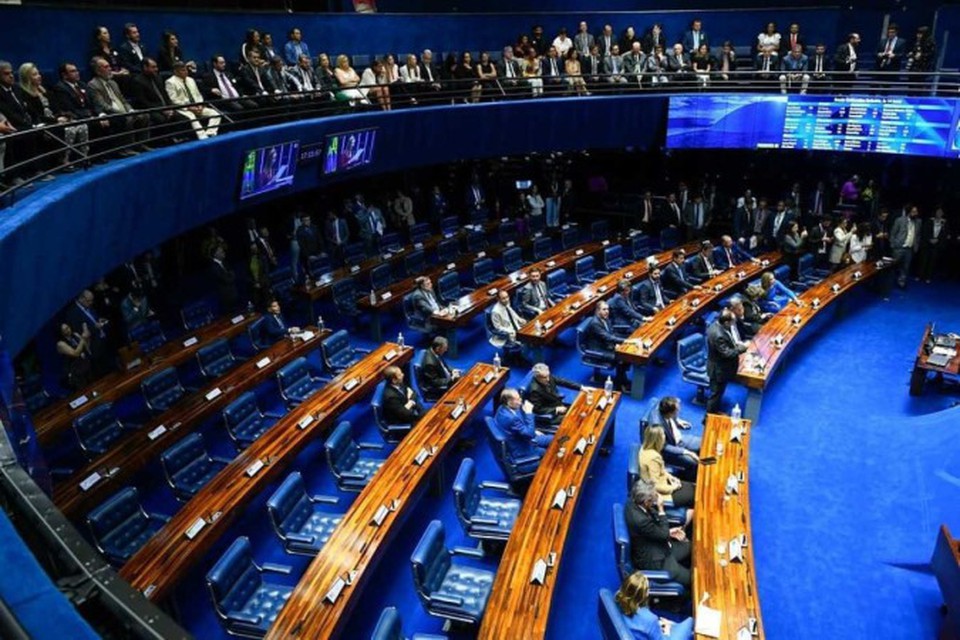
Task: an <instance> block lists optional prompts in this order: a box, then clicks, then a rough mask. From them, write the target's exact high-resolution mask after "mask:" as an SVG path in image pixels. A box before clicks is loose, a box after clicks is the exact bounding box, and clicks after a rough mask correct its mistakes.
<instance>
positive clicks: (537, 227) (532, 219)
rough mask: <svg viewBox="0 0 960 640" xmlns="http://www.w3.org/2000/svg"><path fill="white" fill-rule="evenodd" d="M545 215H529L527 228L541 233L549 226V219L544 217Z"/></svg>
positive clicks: (532, 231)
mask: <svg viewBox="0 0 960 640" xmlns="http://www.w3.org/2000/svg"><path fill="white" fill-rule="evenodd" d="M544 218H545V216H529V217H527V230H529V231H530V232H531V233H540V232H541V231H543V230H544V228H545V227H546V226H547V221H546V220H545V219H544Z"/></svg>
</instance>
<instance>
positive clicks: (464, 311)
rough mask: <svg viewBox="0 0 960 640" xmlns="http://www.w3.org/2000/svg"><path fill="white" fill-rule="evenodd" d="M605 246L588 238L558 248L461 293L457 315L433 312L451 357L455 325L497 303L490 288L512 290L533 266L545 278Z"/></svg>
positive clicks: (453, 351) (517, 286)
mask: <svg viewBox="0 0 960 640" xmlns="http://www.w3.org/2000/svg"><path fill="white" fill-rule="evenodd" d="M604 248H605V245H604V244H602V243H600V242H588V243H587V244H584V245H580V246H579V247H575V248H573V249H568V250H566V251H561V252H560V253H558V254H556V255H555V256H552V257H550V258H547V259H546V260H541V261H540V262H537V263H535V264H532V265H530V266H529V267H523V268H522V269H518V270H517V271H514V272H513V273H510V274H507V275H505V276H504V277H502V278H499V279H498V280H494V281H493V282H491V283H490V284H488V285H486V286H483V287H480V288H479V289H477V290H475V291H471V292H470V293H468V294H466V295H463V296H461V297H460V298H459V299H458V300H457V301H456V303H454V304H456V307H457V313H456V315H450V314H448V313H443V314H441V313H435V314H433V324H434V325H435V326H437V327H439V328H441V329H443V330H444V331H445V332H446V335H447V341H448V342H449V344H450V357H451V358H456V357H457V329H459V328H461V327H463V326H465V325H466V324H468V323H469V322H470V321H471V320H473V318H475V317H476V316H477V315H478V314H480V313H482V312H483V311H484V310H485V309H486V308H487V307H489V306H491V305H493V304H495V303H496V301H497V296H496V294H495V293H494V294H491V293H490V292H491V291H500V290H504V291H513V290H514V289H517V288H519V287H522V286H523V285H525V284H526V283H527V274H528V273H530V270H531V269H533V268H534V267H538V268H539V269H540V270H541V271H542V272H543V278H544V279H546V275H547V272H548V271H552V270H553V269H563V268H565V267H567V266H569V265H571V264H573V263H574V262H575V261H577V260H579V259H580V258H582V257H584V256H592V255H595V254H597V253H600V251H601V250H603V249H604Z"/></svg>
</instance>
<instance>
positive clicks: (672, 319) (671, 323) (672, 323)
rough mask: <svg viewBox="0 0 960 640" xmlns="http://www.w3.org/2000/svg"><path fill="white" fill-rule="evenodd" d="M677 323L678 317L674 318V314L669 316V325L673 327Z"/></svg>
mask: <svg viewBox="0 0 960 640" xmlns="http://www.w3.org/2000/svg"><path fill="white" fill-rule="evenodd" d="M675 324H677V319H676V318H674V317H673V316H670V317H669V318H667V326H670V327H672V326H673V325H675Z"/></svg>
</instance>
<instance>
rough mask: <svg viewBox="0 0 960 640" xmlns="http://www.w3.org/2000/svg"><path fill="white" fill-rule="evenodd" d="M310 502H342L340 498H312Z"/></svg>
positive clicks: (318, 496)
mask: <svg viewBox="0 0 960 640" xmlns="http://www.w3.org/2000/svg"><path fill="white" fill-rule="evenodd" d="M310 502H313V503H315V504H337V503H339V502H340V498H338V497H336V496H321V495H316V496H310Z"/></svg>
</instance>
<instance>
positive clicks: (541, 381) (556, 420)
mask: <svg viewBox="0 0 960 640" xmlns="http://www.w3.org/2000/svg"><path fill="white" fill-rule="evenodd" d="M560 387H566V388H567V389H579V388H580V385H579V384H577V383H575V382H570V381H569V380H564V379H563V378H559V377H557V376H555V375H553V374H551V373H550V367H548V366H547V365H545V364H544V363H542V362H538V363H537V364H535V365H533V380H532V381H531V382H530V388H529V389H528V390H527V399H528V400H529V401H530V404H532V405H533V412H534V413H535V414H537V415H546V414H552V415H553V420H552V421H551V422H552V423H553V424H560V422H561V421H562V420H563V416H564V415H565V414H566V413H567V409H569V408H570V403H569V402H568V401H567V399H566V397H564V395H563V393H562V392H561V391H560Z"/></svg>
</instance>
